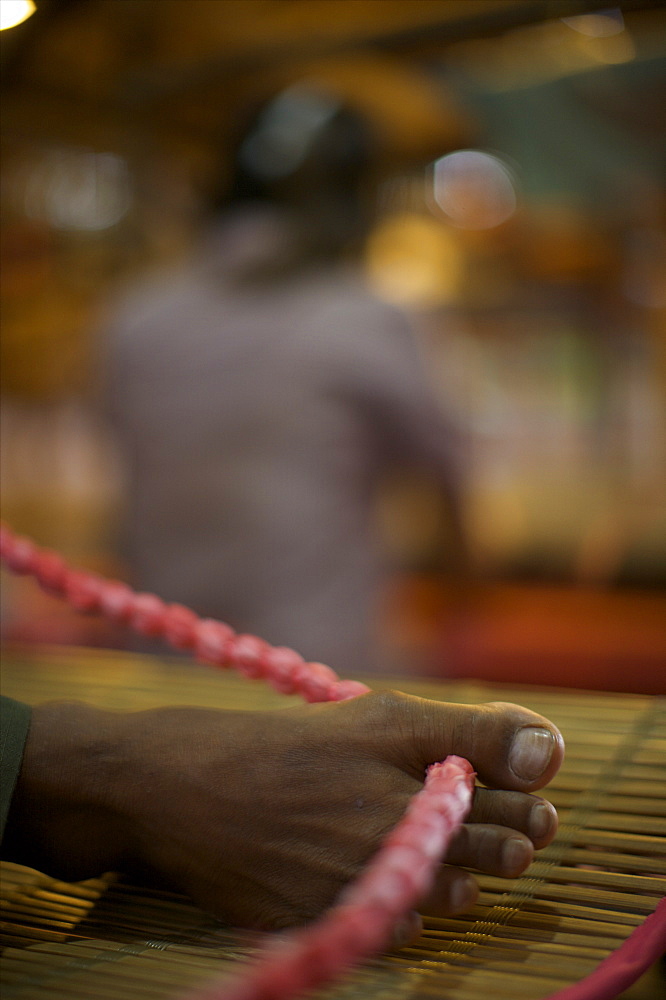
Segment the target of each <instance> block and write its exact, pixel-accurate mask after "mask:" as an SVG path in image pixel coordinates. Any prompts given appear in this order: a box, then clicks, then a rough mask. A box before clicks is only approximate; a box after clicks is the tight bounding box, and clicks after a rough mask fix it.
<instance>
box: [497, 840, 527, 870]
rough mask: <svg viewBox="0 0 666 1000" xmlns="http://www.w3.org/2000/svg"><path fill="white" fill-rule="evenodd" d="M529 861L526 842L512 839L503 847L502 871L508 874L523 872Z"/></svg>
mask: <svg viewBox="0 0 666 1000" xmlns="http://www.w3.org/2000/svg"><path fill="white" fill-rule="evenodd" d="M527 860H528V855H527V850H526V849H525V843H524V841H522V840H520V839H519V838H518V837H511V838H510V839H509V840H506V841H505V842H504V845H503V847H502V869H503V870H504V871H507V872H516V873H518V872H521V871H522V870H523V868H524V867H525V864H526V862H527Z"/></svg>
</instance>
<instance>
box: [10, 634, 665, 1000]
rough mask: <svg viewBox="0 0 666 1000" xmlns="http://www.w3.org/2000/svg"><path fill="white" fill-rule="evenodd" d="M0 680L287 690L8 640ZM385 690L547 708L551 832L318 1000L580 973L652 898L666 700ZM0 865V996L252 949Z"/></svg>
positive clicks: (170, 911) (213, 961) (179, 694)
mask: <svg viewBox="0 0 666 1000" xmlns="http://www.w3.org/2000/svg"><path fill="white" fill-rule="evenodd" d="M2 682H3V693H4V694H8V695H10V696H12V697H15V698H19V699H22V700H24V701H28V702H31V703H35V702H38V701H43V700H46V699H48V698H69V697H73V698H77V699H82V700H87V701H90V702H92V703H94V704H98V705H101V706H105V707H108V708H116V709H139V708H148V707H151V706H157V705H165V704H192V705H208V706H220V707H222V706H224V707H230V708H238V709H241V708H250V707H251V708H262V709H268V708H273V707H275V708H277V707H280V708H285V707H286V706H288V705H289V703H290V702H293V700H294V699H286V698H284V697H283V696H281V695H278V694H275V693H274V692H272V691H271V690H270V689H269V688H267V687H266V686H264V685H261V684H260V683H254V684H253V683H249V682H247V681H245V680H242V679H240V678H237V677H236V676H234V675H227V674H219V673H216V672H214V671H210V670H209V669H207V668H205V667H202V666H199V665H197V664H192V663H189V662H180V661H177V660H165V661H161V660H157V659H153V658H150V657H141V656H130V655H126V654H119V653H112V652H99V651H94V652H92V651H88V650H85V651H83V650H63V649H59V650H40V651H38V652H29V651H25V650H23V651H21V650H11V651H9V652H8V653H7V654H6V656H5V664H4V667H3V673H2ZM371 683H372V685H373V687H375V688H380V687H390V686H395V685H396V682H395V680H392V681H390V682H388V681H386V682H384V681H378V680H377V679H373V680H372V682H371ZM399 686H400V688H401V689H402V690H405V691H409V692H411V693H413V694H418V695H422V696H425V697H431V698H437V699H440V700H444V701H453V702H478V701H491V700H503V701H515V702H519V703H520V704H523V705H526V706H527V707H529V708H533V709H535V710H536V711H539V712H542V713H543V714H545V715H547V716H548V717H549V718H551V719H552V720H553V721H554V722H555V723H556V724H557V725H558V726H559V727H560V729H561V730H562V733H563V735H564V738H565V741H566V745H567V755H566V760H565V763H564V765H563V767H562V769H561V771H560V773H559V774H558V775H557V777H556V779H555V780H554V781H553V782H552V784H551V785H550V786H549V788H548V791H547V793H546V794H547V796H548V797H549V798H550V800H551V801H552V802H553V803H554V804H555V806H556V807H557V809H558V812H559V814H560V830H559V833H558V836H557V838H556V840H555V841H554V843H553V844H552V845H551V846H550V847H549V848H547V849H546V850H544V851H541V852H540V853H539V854H538V855H537V859H536V860H535V861H534V863H533V864H532V865H531V867H530V868H529V869H528V871H527V872H526V873H525V874H524V875H523V876H522V877H521V878H519V879H516V880H514V881H506V880H503V879H497V878H493V877H489V876H479V881H480V884H481V889H482V891H481V896H480V899H479V901H478V903H477V905H476V906H475V907H474V909H473V910H472V911H471V912H470V913H468V914H465V915H464V916H461V917H457V918H455V919H447V920H428V921H426V926H425V931H424V933H423V935H422V937H421V938H420V940H419V941H418V942H417V943H416V944H415V945H414V946H412V947H410V948H405V949H403V950H401V951H397V952H393V953H391V954H389V955H386V956H384V957H382V958H381V959H379V960H377V961H374V962H371V963H369V964H368V965H367V966H365V967H364V968H363V969H361V970H358V971H356V972H354V973H352V974H350V975H349V976H348V977H347V978H346V979H345V980H344V982H343V983H342V984H341V985H338V986H337V987H335V988H331V989H328V990H323V991H321V992H320V993H318V994H317V997H318V998H320V1000H362V998H363V1000H365V998H368V1000H445V998H448V997H451V998H454V997H455V998H456V1000H487V997H488V995H489V994H492V996H493V997H494V998H496V1000H520V998H525V1000H541V998H543V997H545V996H547V995H548V994H549V993H550V992H552V991H554V990H556V989H559V988H561V987H563V986H566V985H567V984H569V983H571V982H573V981H575V980H577V979H579V978H581V977H583V976H585V975H586V974H588V973H589V972H591V971H592V969H593V968H594V967H595V966H596V965H597V964H598V963H599V961H600V960H601V959H603V958H604V957H605V956H606V955H608V954H609V953H610V952H611V951H614V950H615V949H616V948H617V947H619V945H620V944H621V943H622V941H623V940H624V939H625V938H626V937H627V936H628V935H629V934H630V933H631V931H632V930H633V929H634V927H636V926H637V925H638V924H640V923H641V921H642V920H643V919H644V918H645V917H646V916H647V915H649V914H650V913H651V912H653V910H654V909H655V907H656V905H657V903H658V901H659V899H660V898H661V896H663V895H664V894H665V892H666V699H657V698H649V697H643V696H634V695H608V694H599V693H587V692H582V691H576V692H573V691H567V690H558V689H548V688H541V687H533V688H514V687H508V686H504V685H488V684H481V683H470V682H451V683H432V682H413V681H409V682H408V681H406V680H401V681H400V684H399ZM1 874H2V891H1V893H0V903H1V906H2V944H3V946H4V951H3V958H2V980H1V982H2V997H3V1000H12V998H14V997H17V998H21V1000H31V998H35V1000H47V998H48V1000H75V998H90V1000H92V998H95V1000H97V998H99V1000H105V998H108V1000H171V998H177V997H178V996H179V994H181V993H182V992H183V991H184V990H185V989H187V988H189V987H192V986H194V985H196V984H197V983H200V982H203V981H205V980H207V979H208V978H210V976H211V975H213V976H214V975H217V974H219V973H220V972H221V971H223V970H224V969H226V968H228V969H229V970H230V971H232V970H234V969H236V968H237V967H238V964H239V963H240V962H243V961H245V960H246V959H247V958H248V956H250V955H251V954H252V953H253V952H254V950H255V948H256V946H257V942H256V939H254V938H252V937H251V936H250V935H248V934H247V933H244V932H239V931H236V930H234V929H231V928H226V927H223V926H221V925H220V924H218V923H216V922H215V921H213V920H212V919H211V918H209V917H207V916H206V915H205V914H203V913H202V912H201V911H199V910H198V909H196V908H195V907H193V906H192V905H191V904H190V903H189V902H188V901H187V900H186V899H185V898H183V897H180V896H176V895H174V894H172V893H168V892H160V891H157V890H154V889H146V888H144V887H141V886H136V885H132V884H129V883H127V882H123V881H122V880H119V879H118V878H117V877H115V876H113V875H107V876H104V877H103V878H100V879H96V880H90V881H87V882H84V883H79V884H76V885H70V884H66V883H62V882H57V881H55V880H53V879H51V878H49V877H47V876H45V875H42V874H40V873H37V872H34V871H32V870H28V869H24V868H20V867H18V866H15V865H11V864H8V863H5V864H3V865H2V868H1ZM655 989H656V990H659V987H658V986H655ZM657 996H658V992H657V993H655V1000H656V997H657Z"/></svg>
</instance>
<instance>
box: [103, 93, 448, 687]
mask: <svg viewBox="0 0 666 1000" xmlns="http://www.w3.org/2000/svg"><path fill="white" fill-rule="evenodd" d="M372 150H373V143H372V137H371V134H370V131H369V128H368V126H367V123H365V121H363V120H362V119H361V118H360V117H359V116H358V115H357V114H356V113H355V112H353V111H351V110H350V109H348V108H346V107H344V106H341V105H340V104H339V103H338V102H337V101H336V100H334V99H332V98H330V97H329V96H328V95H324V94H321V93H317V92H315V91H313V90H310V89H304V88H303V87H293V88H290V89H289V90H288V91H285V92H283V93H282V94H281V95H279V96H278V97H277V98H275V99H273V100H272V101H271V102H269V103H268V104H267V105H266V106H265V107H264V108H263V109H262V111H261V112H260V113H259V114H258V115H256V116H255V118H254V120H253V122H252V124H251V126H250V127H249V128H248V129H247V130H246V132H245V134H244V137H243V139H242V141H241V142H240V143H239V146H238V150H237V153H236V156H235V165H234V176H233V181H232V184H231V185H230V188H231V190H230V191H229V190H227V191H226V192H225V193H224V195H223V197H222V198H221V199H218V200H215V199H213V201H214V204H213V212H212V214H213V220H212V222H211V224H210V226H209V227H208V229H207V231H206V233H205V234H204V236H203V238H202V240H201V242H200V244H199V246H198V247H197V248H196V250H195V251H194V252H193V254H192V255H191V257H190V259H189V260H188V261H187V262H186V263H185V264H184V265H182V266H180V267H179V268H178V269H172V270H170V271H169V272H167V273H162V274H158V275H156V276H154V277H153V278H152V279H150V280H149V281H148V282H147V283H142V284H141V285H140V286H139V287H137V288H136V289H135V290H134V291H132V292H131V293H129V294H127V295H125V296H124V297H123V298H122V300H121V301H119V302H118V303H117V304H116V305H115V306H114V307H113V308H112V309H111V310H110V313H109V316H108V319H107V322H106V324H105V327H104V330H103V344H104V350H105V366H106V374H105V377H106V381H107V390H108V399H109V407H110V415H111V419H112V422H113V425H114V427H115V431H116V434H117V437H118V441H119V443H120V446H121V450H122V452H123V453H124V455H125V457H126V460H127V468H128V496H127V516H126V524H125V532H124V537H125V541H124V547H125V551H124V556H125V558H126V561H127V565H128V567H129V570H130V572H131V574H132V575H133V583H134V584H135V586H137V587H139V588H140V589H143V590H150V591H154V592H157V593H159V594H160V596H161V597H162V598H164V599H165V600H169V601H177V602H181V603H184V604H186V605H188V606H190V607H192V608H193V609H195V610H196V611H197V612H198V613H199V614H202V615H207V616H210V617H215V618H221V619H223V620H224V621H226V622H228V623H229V624H231V625H232V626H233V627H234V628H236V629H237V630H240V631H247V632H251V633H255V634H258V635H260V636H261V637H262V638H264V639H266V640H267V641H269V642H271V643H273V644H285V645H289V646H291V647H293V648H296V649H297V650H298V651H299V652H300V653H301V654H302V655H303V656H305V657H306V658H308V659H316V660H320V661H323V662H325V663H327V664H329V665H330V666H331V667H333V668H334V669H336V670H339V671H342V672H343V673H344V672H349V671H367V670H375V669H378V668H379V667H380V666H381V663H380V660H381V655H380V652H379V645H378V641H377V636H376V634H375V631H376V617H377V608H376V606H377V599H378V596H379V594H380V584H381V580H382V574H383V572H384V571H385V567H383V553H382V551H381V546H380V544H379V538H378V527H377V524H376V523H375V504H376V496H377V492H378V489H379V487H380V484H381V482H382V477H383V476H384V474H385V473H386V472H387V470H388V469H390V468H393V467H396V466H398V465H400V466H410V467H412V468H414V469H421V470H427V472H428V474H429V475H430V476H432V477H433V479H434V480H435V481H436V482H437V484H438V485H439V487H440V488H441V490H442V491H443V493H444V495H445V496H446V497H447V498H448V501H449V508H450V511H451V519H452V524H453V525H454V529H455V530H454V535H455V537H457V538H458V539H460V540H461V543H460V549H461V551H462V550H463V549H464V543H463V542H462V533H461V519H460V510H459V499H458V498H459V485H460V476H461V459H462V447H461V443H460V440H459V438H458V435H457V433H456V432H455V431H454V429H453V427H452V425H451V423H450V422H449V421H448V420H447V419H446V418H445V416H444V414H443V411H442V407H441V404H440V403H439V402H437V401H435V399H434V397H433V395H432V393H431V390H430V388H429V386H428V382H427V379H426V376H425V373H424V371H423V367H422V362H421V358H420V356H419V352H418V349H417V345H416V342H415V339H414V336H413V333H412V331H411V329H410V326H409V323H408V321H407V319H406V317H405V316H404V315H403V314H402V313H401V312H399V311H398V310H397V309H395V308H394V307H392V306H389V305H387V304H386V303H383V302H381V301H379V300H378V299H377V298H375V297H374V296H373V295H372V294H371V293H370V292H369V290H368V288H367V287H366V286H365V284H364V281H363V279H362V276H361V271H360V268H359V267H358V264H357V261H356V259H355V256H354V254H355V251H358V249H359V248H360V247H361V246H362V242H363V238H364V235H365V233H366V231H367V227H368V224H369V221H370V220H369V214H370V213H369V211H368V200H367V199H364V198H363V182H364V179H365V178H366V176H367V171H368V168H369V164H370V161H371V156H372Z"/></svg>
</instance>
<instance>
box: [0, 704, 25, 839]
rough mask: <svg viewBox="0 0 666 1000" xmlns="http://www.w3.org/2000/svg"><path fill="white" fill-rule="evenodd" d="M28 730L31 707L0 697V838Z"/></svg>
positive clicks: (3, 830) (3, 829) (19, 768)
mask: <svg viewBox="0 0 666 1000" xmlns="http://www.w3.org/2000/svg"><path fill="white" fill-rule="evenodd" d="M29 727H30V706H29V705H24V704H23V703H22V702H20V701H14V700H13V699H12V698H5V697H2V698H0V751H1V753H2V760H1V762H0V778H1V780H0V807H1V812H0V820H1V821H2V826H1V827H0V835H2V834H4V832H5V824H6V822H7V814H8V813H9V805H10V803H11V800H12V795H13V794H14V788H15V786H16V779H17V778H18V776H19V771H20V770H21V761H22V760H23V748H24V747H25V741H26V738H27V735H28V729H29Z"/></svg>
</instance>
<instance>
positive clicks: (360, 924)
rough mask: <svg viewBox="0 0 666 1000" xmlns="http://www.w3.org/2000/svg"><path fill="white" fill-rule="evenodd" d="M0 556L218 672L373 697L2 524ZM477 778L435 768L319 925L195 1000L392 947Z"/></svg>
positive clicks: (327, 969)
mask: <svg viewBox="0 0 666 1000" xmlns="http://www.w3.org/2000/svg"><path fill="white" fill-rule="evenodd" d="M0 556H1V557H2V560H3V562H5V563H6V565H7V566H8V567H9V568H10V569H11V570H13V572H15V573H27V574H30V575H31V576H34V577H35V579H36V580H37V582H38V583H39V584H40V586H41V587H43V588H44V589H45V590H46V591H48V592H49V593H52V594H54V595H57V596H59V597H64V598H65V599H66V600H67V601H68V602H69V604H71V605H72V606H73V607H74V608H76V609H77V610H79V611H88V612H100V613H102V614H104V615H105V616H106V617H108V618H110V619H112V620H113V621H117V622H119V623H122V624H126V625H129V626H130V627H131V628H133V629H134V630H135V631H137V632H140V633H142V634H143V635H147V636H155V637H158V636H159V637H162V638H164V639H166V640H167V642H169V643H170V644H171V645H172V646H174V647H175V648H176V649H180V650H190V651H192V652H193V653H194V655H195V656H196V657H197V659H199V660H201V661H203V662H205V663H209V664H212V665H213V666H216V667H235V668H236V670H238V671H239V672H240V673H241V674H243V675H245V676H246V677H251V678H258V677H261V678H263V679H264V680H266V681H267V682H268V683H269V684H271V685H272V686H273V687H274V688H275V689H276V690H278V691H281V692H283V693H284V694H294V693H297V694H300V695H301V696H302V697H303V698H305V700H306V701H308V702H320V701H344V700H346V699H348V698H355V697H357V696H358V695H362V694H367V693H368V692H369V690H370V688H369V687H367V685H365V684H361V683H360V682H358V681H344V680H340V678H339V677H338V676H337V674H336V673H335V672H334V671H333V670H331V668H330V667H327V666H326V665H325V664H323V663H306V662H305V660H304V659H303V657H302V656H300V655H299V654H298V653H296V652H295V651H294V650H293V649H289V648H288V647H286V646H278V647H273V646H270V645H269V644H268V643H266V642H264V641H263V640H261V639H258V638H257V637H256V636H253V635H238V634H236V633H235V632H234V631H233V629H231V628H230V627H229V626H228V625H224V624H222V623H221V622H217V621H214V620H213V619H203V620H202V619H200V618H199V617H198V616H197V615H196V614H195V613H194V612H193V611H190V610H189V609H188V608H186V607H184V606H183V605H180V604H165V603H164V601H162V600H160V598H159V597H156V596H154V595H153V594H145V593H139V594H137V593H135V592H134V591H133V590H132V589H131V588H130V587H128V586H127V585H126V584H124V583H120V582H118V581H113V580H105V579H104V578H103V577H100V576H98V575H97V574H94V573H88V572H85V571H81V570H75V569H71V568H70V567H69V566H67V564H66V563H65V561H64V560H63V559H62V558H61V557H60V556H59V555H57V553H55V552H51V551H49V550H47V549H40V548H38V547H37V546H36V545H35V544H34V543H33V542H31V541H30V539H28V538H24V537H21V536H18V535H15V534H14V533H13V532H12V531H10V530H9V528H7V527H5V526H2V527H0ZM474 778H475V772H474V770H473V768H472V766H471V764H469V763H468V762H467V761H466V760H464V759H463V758H462V757H455V756H451V757H447V759H446V760H445V761H444V762H443V763H437V764H432V765H431V766H430V767H429V768H428V770H427V773H426V780H425V784H424V787H423V789H422V790H421V791H420V792H419V793H418V794H417V795H415V796H414V798H413V799H412V801H411V803H410V805H409V807H408V809H407V812H406V814H405V816H404V818H403V819H402V820H401V822H400V823H399V824H398V825H397V826H396V827H395V829H394V830H393V832H392V833H391V834H390V835H389V837H388V838H387V839H386V841H385V842H384V844H383V846H382V847H381V848H380V850H379V852H378V853H377V855H376V856H375V858H374V859H373V860H372V862H371V863H370V864H369V865H368V867H367V868H366V870H365V872H364V873H363V874H362V875H361V876H360V878H359V879H358V880H357V881H356V882H354V883H351V884H350V885H349V886H348V887H347V888H346V889H345V890H344V891H343V893H342V895H341V897H340V899H339V901H338V903H337V904H336V905H335V906H334V907H333V908H332V909H331V910H330V911H329V912H328V913H327V914H326V915H325V916H324V917H323V918H322V919H321V920H320V921H319V922H318V923H316V924H313V925H312V926H310V927H307V928H305V929H303V930H298V931H294V932H293V933H291V934H290V935H287V936H285V937H284V938H282V939H279V940H278V941H277V942H276V943H274V944H273V945H272V946H270V947H269V948H267V949H266V952H265V954H264V956H263V957H262V958H260V959H259V961H258V962H257V963H256V964H255V965H254V966H251V967H250V969H249V970H248V971H247V973H246V974H245V975H244V976H243V977H241V978H239V979H238V980H237V981H236V982H235V983H232V984H229V983H228V982H226V981H225V982H224V983H223V984H217V983H214V984H213V985H212V986H211V987H209V988H205V989H204V990H203V991H198V992H195V993H194V994H192V998H191V1000H195V998H196V1000H287V998H294V997H297V996H300V995H301V993H302V992H303V991H307V990H311V989H314V988H315V987H317V986H322V985H324V984H325V983H328V982H330V981H332V980H333V979H335V978H337V977H339V976H340V975H342V973H343V972H344V971H345V970H346V969H348V968H349V967H351V966H352V965H355V964H358V963H359V962H361V961H362V960H363V959H365V958H368V957H370V956H371V955H374V954H376V953H377V952H379V951H380V950H381V949H382V948H384V947H386V945H387V943H388V941H389V940H390V937H391V932H392V930H393V928H394V926H395V924H396V922H397V921H398V920H399V918H400V917H401V916H402V915H403V914H404V913H406V912H407V911H408V910H410V909H411V908H412V907H413V906H414V905H416V903H417V902H418V900H419V899H420V898H421V897H422V896H423V895H424V894H425V893H426V892H427V890H428V889H429V887H430V886H431V884H432V880H433V873H434V870H435V868H436V866H437V865H438V863H439V861H440V860H441V858H442V857H443V855H444V854H445V853H446V849H447V847H448V844H449V842H450V840H451V837H452V836H453V834H454V833H455V832H456V830H457V829H458V827H459V826H460V824H461V823H462V822H463V820H464V818H465V816H466V815H467V813H468V812H469V809H470V806H471V803H472V797H473V792H474Z"/></svg>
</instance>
